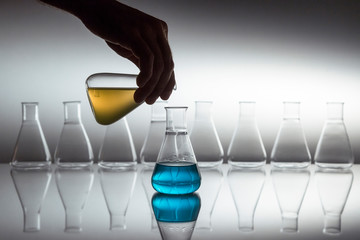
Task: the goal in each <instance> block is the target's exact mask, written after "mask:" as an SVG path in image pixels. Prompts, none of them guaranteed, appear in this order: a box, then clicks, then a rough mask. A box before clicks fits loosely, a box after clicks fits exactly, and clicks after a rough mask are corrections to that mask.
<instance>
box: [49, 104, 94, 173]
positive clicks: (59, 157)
mask: <svg viewBox="0 0 360 240" xmlns="http://www.w3.org/2000/svg"><path fill="white" fill-rule="evenodd" d="M64 116H65V118H64V126H63V129H62V131H61V135H60V139H59V142H58V144H57V146H56V150H55V163H56V164H57V165H58V166H61V167H86V166H90V165H91V164H92V163H93V159H94V155H93V151H92V148H91V144H90V141H89V138H88V136H87V134H86V131H85V128H84V126H83V124H82V122H81V117H80V101H70V102H64Z"/></svg>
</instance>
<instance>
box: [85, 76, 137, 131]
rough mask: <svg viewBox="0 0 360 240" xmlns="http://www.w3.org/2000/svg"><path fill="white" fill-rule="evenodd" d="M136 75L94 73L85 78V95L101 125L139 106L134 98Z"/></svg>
mask: <svg viewBox="0 0 360 240" xmlns="http://www.w3.org/2000/svg"><path fill="white" fill-rule="evenodd" d="M136 77H137V75H133V74H122V73H95V74H92V75H91V76H89V77H88V78H87V80H86V88H87V96H88V98H89V102H90V106H91V109H92V112H93V114H94V117H95V119H96V121H97V122H98V123H99V124H102V125H109V124H111V123H114V122H116V121H117V120H119V119H120V118H122V117H124V116H125V115H126V114H128V113H129V112H131V111H132V110H134V109H135V108H137V107H138V106H140V104H139V103H136V102H135V100H134V93H135V91H136V89H137V88H138V86H137V85H136Z"/></svg>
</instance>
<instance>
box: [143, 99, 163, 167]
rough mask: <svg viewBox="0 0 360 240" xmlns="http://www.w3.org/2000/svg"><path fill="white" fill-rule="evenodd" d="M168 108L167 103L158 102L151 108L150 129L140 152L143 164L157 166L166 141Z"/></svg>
mask: <svg viewBox="0 0 360 240" xmlns="http://www.w3.org/2000/svg"><path fill="white" fill-rule="evenodd" d="M166 106H167V101H156V102H155V103H154V104H153V105H152V106H151V122H150V127H149V131H148V133H147V135H146V138H145V141H144V144H143V146H142V148H141V151H140V160H141V163H142V164H146V165H149V166H155V163H156V159H157V157H158V155H159V152H160V148H161V144H162V142H163V140H164V132H165V129H166V111H165V107H166Z"/></svg>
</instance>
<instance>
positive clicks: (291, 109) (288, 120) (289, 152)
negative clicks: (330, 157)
mask: <svg viewBox="0 0 360 240" xmlns="http://www.w3.org/2000/svg"><path fill="white" fill-rule="evenodd" d="M310 163H311V155H310V151H309V148H308V146H307V142H306V138H305V134H304V131H303V129H302V126H301V123H300V102H284V118H283V121H282V123H281V127H280V130H279V132H278V134H277V136H276V140H275V144H274V147H273V149H272V152H271V165H273V166H275V167H285V168H292V167H295V168H304V167H308V166H309V165H310Z"/></svg>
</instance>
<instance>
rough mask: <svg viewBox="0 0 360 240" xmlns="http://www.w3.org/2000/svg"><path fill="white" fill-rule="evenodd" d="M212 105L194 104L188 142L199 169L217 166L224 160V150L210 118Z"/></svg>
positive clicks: (197, 102)
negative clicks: (193, 116) (192, 121)
mask: <svg viewBox="0 0 360 240" xmlns="http://www.w3.org/2000/svg"><path fill="white" fill-rule="evenodd" d="M212 104H213V103H212V102H211V101H196V102H195V120H194V125H193V127H192V130H191V132H190V140H191V144H192V146H193V149H194V152H195V155H196V160H197V163H198V166H199V167H214V166H217V165H219V164H221V163H222V162H223V158H224V150H223V147H222V145H221V142H220V139H219V136H218V133H217V131H216V128H215V124H214V121H213V118H212V112H211V110H212ZM205 138H206V141H204V139H205Z"/></svg>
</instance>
